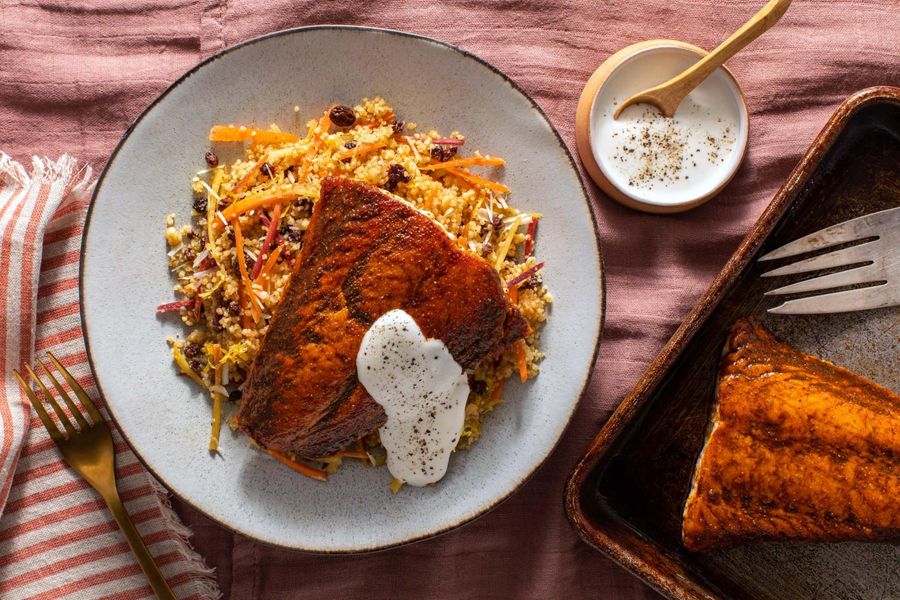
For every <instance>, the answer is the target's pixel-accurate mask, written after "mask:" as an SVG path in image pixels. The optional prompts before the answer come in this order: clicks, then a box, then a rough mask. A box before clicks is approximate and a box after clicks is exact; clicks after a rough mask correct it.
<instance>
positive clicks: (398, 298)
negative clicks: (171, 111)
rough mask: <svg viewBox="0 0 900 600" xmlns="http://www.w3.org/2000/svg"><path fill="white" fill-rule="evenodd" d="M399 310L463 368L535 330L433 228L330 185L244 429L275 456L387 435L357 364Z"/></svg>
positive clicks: (395, 204)
mask: <svg viewBox="0 0 900 600" xmlns="http://www.w3.org/2000/svg"><path fill="white" fill-rule="evenodd" d="M398 308H399V309H403V310H405V311H406V312H408V313H409V314H410V315H411V316H412V317H413V318H414V319H415V320H416V323H418V325H419V327H420V328H421V329H422V331H423V333H424V334H425V335H426V336H427V337H429V338H438V339H440V340H442V341H443V342H444V343H445V344H446V345H447V347H448V349H449V350H450V353H451V354H452V355H453V358H454V359H455V360H456V362H458V363H459V364H460V365H461V366H462V367H463V369H468V368H470V367H473V366H474V365H476V364H477V363H478V362H479V361H481V360H482V359H484V358H485V357H488V356H492V355H495V354H497V353H499V352H501V351H502V350H503V349H504V348H506V347H508V346H509V345H510V344H511V343H513V342H515V341H516V340H518V339H520V338H522V337H523V336H524V335H525V333H526V331H527V329H528V324H527V322H526V321H525V319H524V318H523V317H522V316H521V315H520V314H519V311H518V310H517V309H516V308H515V307H514V306H513V305H512V304H511V303H510V302H509V300H508V299H507V297H506V294H505V293H504V291H503V286H502V284H501V282H500V278H499V276H498V274H497V272H496V271H495V270H494V269H492V268H491V266H490V265H488V264H487V262H485V261H484V260H483V259H482V258H480V257H479V256H476V255H475V254H473V253H471V252H468V251H465V250H462V249H461V248H460V247H459V246H458V245H457V243H456V242H455V241H454V240H452V239H451V238H450V237H449V236H448V235H447V234H446V233H445V232H444V230H443V229H442V228H441V227H440V226H438V225H437V224H435V223H434V222H433V221H432V220H431V219H430V218H428V217H427V216H425V215H423V214H422V213H420V212H419V211H417V210H416V209H414V208H412V207H411V206H409V205H407V204H406V203H404V202H402V201H400V200H398V199H396V198H395V197H393V196H391V195H389V194H386V193H385V192H383V191H381V190H379V189H378V188H375V187H373V186H370V185H367V184H364V183H361V182H355V181H351V180H347V179H342V178H327V179H325V180H324V181H323V183H322V191H321V195H320V199H319V201H318V202H317V203H316V206H315V209H314V211H313V215H312V219H311V221H310V225H309V228H308V230H307V232H306V239H305V240H304V245H303V250H302V251H301V254H300V257H299V260H298V261H297V264H296V265H295V267H294V271H293V274H292V276H291V281H290V283H289V285H288V287H287V289H286V290H285V293H284V296H283V299H282V301H281V304H280V305H279V307H278V309H277V311H276V313H275V315H274V317H273V319H272V322H271V324H270V326H269V329H268V333H267V334H266V337H265V339H264V340H263V342H262V346H261V348H260V352H259V354H258V355H257V357H256V360H255V361H254V364H253V366H252V368H251V371H250V376H249V379H248V382H247V385H246V388H245V390H244V394H243V396H242V399H241V405H240V408H239V412H238V417H237V421H238V424H239V426H240V428H241V429H242V430H243V431H244V432H246V433H247V434H248V435H250V437H252V438H253V439H254V440H255V441H256V443H258V444H259V445H260V446H262V447H263V448H266V449H267V450H273V451H276V452H279V453H282V454H286V455H289V456H295V457H321V456H326V455H328V454H331V453H333V452H335V451H338V450H340V449H342V448H345V447H347V446H348V445H349V444H351V443H352V442H354V441H355V440H358V439H360V438H362V437H363V436H365V435H367V434H369V433H370V432H372V431H374V430H375V429H377V428H378V427H380V426H381V425H383V424H384V422H385V419H386V416H385V413H384V410H383V409H382V407H381V405H379V404H378V403H377V402H375V401H374V400H373V399H372V398H371V396H369V394H368V393H367V392H366V391H365V389H364V388H363V387H362V385H360V383H359V381H358V380H357V376H356V354H357V352H358V351H359V346H360V344H361V342H362V338H363V335H364V334H365V333H366V331H367V330H368V329H369V327H370V326H371V324H372V323H373V322H374V321H375V320H376V319H377V318H378V317H380V316H381V315H383V314H384V313H386V312H388V311H390V310H393V309H398Z"/></svg>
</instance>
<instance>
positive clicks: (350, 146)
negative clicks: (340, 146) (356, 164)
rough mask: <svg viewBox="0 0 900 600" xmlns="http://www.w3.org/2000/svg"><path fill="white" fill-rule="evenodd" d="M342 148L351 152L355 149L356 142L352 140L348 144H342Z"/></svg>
mask: <svg viewBox="0 0 900 600" xmlns="http://www.w3.org/2000/svg"><path fill="white" fill-rule="evenodd" d="M344 148H346V149H347V150H353V149H354V148H356V142H355V141H353V140H350V141H349V142H347V143H346V144H344Z"/></svg>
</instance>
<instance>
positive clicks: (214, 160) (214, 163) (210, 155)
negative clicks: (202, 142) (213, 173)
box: [203, 150, 219, 167]
mask: <svg viewBox="0 0 900 600" xmlns="http://www.w3.org/2000/svg"><path fill="white" fill-rule="evenodd" d="M203 158H205V159H206V164H208V165H209V166H210V167H218V166H219V157H218V156H216V153H215V152H213V151H212V150H210V151H209V152H207V153H206V154H205V155H204V156H203Z"/></svg>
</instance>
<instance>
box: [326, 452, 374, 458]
mask: <svg viewBox="0 0 900 600" xmlns="http://www.w3.org/2000/svg"><path fill="white" fill-rule="evenodd" d="M331 456H339V457H341V458H358V459H359V460H369V455H368V454H366V453H365V452H360V451H358V450H341V451H340V452H335V453H334V454H332V455H331Z"/></svg>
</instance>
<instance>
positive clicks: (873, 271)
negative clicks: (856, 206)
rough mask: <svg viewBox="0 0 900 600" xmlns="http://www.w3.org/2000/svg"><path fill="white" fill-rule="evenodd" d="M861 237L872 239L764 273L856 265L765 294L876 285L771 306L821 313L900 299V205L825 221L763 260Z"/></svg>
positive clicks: (790, 311) (780, 311)
mask: <svg viewBox="0 0 900 600" xmlns="http://www.w3.org/2000/svg"><path fill="white" fill-rule="evenodd" d="M863 240H868V241H864V242H863V243H860V244H857V245H855V246H850V247H848V248H842V249H840V250H835V251H834V252H828V253H826V254H821V255H819V256H815V257H813V258H808V259H806V260H801V261H798V262H795V263H792V264H789V265H786V266H783V267H780V268H778V269H774V270H772V271H767V272H766V273H763V274H762V276H763V277H778V276H782V275H795V274H799V273H810V272H812V271H820V270H823V269H832V268H837V267H855V268H848V269H845V270H843V271H838V272H836V273H830V274H827V275H821V276H819V277H812V278H810V279H804V280H803V281H799V282H797V283H792V284H790V285H786V286H783V287H780V288H777V289H774V290H771V291H768V292H766V295H767V296H775V295H784V294H799V293H805V292H819V291H823V290H829V289H834V288H839V287H844V286H851V285H857V284H872V285H869V286H868V287H860V288H855V289H850V290H843V291H837V292H831V293H827V294H818V295H815V296H807V297H805V298H798V299H795V300H789V301H787V302H785V303H783V304H781V305H779V306H776V307H775V308H770V309H769V312H770V313H776V314H792V315H797V314H822V313H835V312H849V311H853V310H866V309H870V308H884V307H886V306H896V305H898V304H900V207H898V208H891V209H888V210H883V211H880V212H876V213H872V214H870V215H865V216H863V217H859V218H856V219H851V220H849V221H844V222H843V223H838V224H837V225H832V226H831V227H826V228H825V229H821V230H819V231H816V232H815V233H811V234H809V235H807V236H804V237H802V238H800V239H799V240H795V241H793V242H791V243H789V244H786V245H784V246H782V247H781V248H778V249H777V250H774V251H772V252H769V253H768V254H766V255H765V256H763V257H762V258H760V259H759V260H760V261H768V260H775V259H779V258H788V257H791V256H797V255H799V254H805V253H807V252H812V251H814V250H821V249H825V248H830V247H832V246H837V245H838V244H846V243H850V242H855V241H863Z"/></svg>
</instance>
